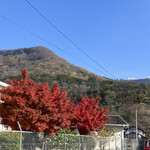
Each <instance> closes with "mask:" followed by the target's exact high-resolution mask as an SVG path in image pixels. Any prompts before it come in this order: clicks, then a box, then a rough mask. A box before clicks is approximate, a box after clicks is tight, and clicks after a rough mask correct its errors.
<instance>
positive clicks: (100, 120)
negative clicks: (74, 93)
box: [72, 95, 109, 135]
mask: <svg viewBox="0 0 150 150" xmlns="http://www.w3.org/2000/svg"><path fill="white" fill-rule="evenodd" d="M99 101H100V98H99V97H96V98H94V97H93V96H92V97H91V98H88V97H87V96H82V95H81V101H80V102H78V103H77V104H76V108H75V113H74V114H75V117H74V118H73V120H72V124H73V125H76V127H77V128H78V130H79V132H80V134H82V135H87V134H89V133H90V131H96V130H101V129H103V128H104V126H105V123H106V121H107V119H108V118H109V117H108V116H107V115H106V114H107V113H108V108H106V109H103V107H102V106H101V107H100V106H99Z"/></svg>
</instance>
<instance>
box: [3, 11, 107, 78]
mask: <svg viewBox="0 0 150 150" xmlns="http://www.w3.org/2000/svg"><path fill="white" fill-rule="evenodd" d="M0 17H1V18H3V19H5V20H7V21H8V22H10V23H12V24H14V25H16V26H18V27H19V28H21V29H23V30H24V31H26V32H28V33H30V34H32V35H33V36H35V37H37V38H38V39H40V40H42V41H44V42H46V43H47V44H49V45H51V46H53V47H55V48H56V49H58V50H60V51H62V52H63V53H65V54H67V55H69V56H70V57H72V58H74V59H77V60H78V61H80V62H82V63H84V64H85V65H87V66H88V67H90V68H93V69H94V70H97V71H99V72H100V73H102V74H104V75H107V74H106V73H104V72H102V71H100V70H99V69H97V68H95V67H93V66H91V65H89V64H88V63H86V62H84V61H83V60H80V59H78V58H77V57H75V56H73V55H71V54H70V53H68V52H66V51H65V50H63V49H62V48H60V47H58V46H56V45H55V44H52V43H51V42H49V41H47V40H46V39H44V38H43V37H41V36H39V35H37V34H35V33H33V32H32V31H30V30H29V29H27V28H25V27H23V26H21V25H19V24H17V23H15V22H14V21H12V20H10V19H9V18H7V17H5V16H3V15H1V14H0Z"/></svg>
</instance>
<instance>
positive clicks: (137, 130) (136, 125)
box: [135, 109, 138, 140]
mask: <svg viewBox="0 0 150 150" xmlns="http://www.w3.org/2000/svg"><path fill="white" fill-rule="evenodd" d="M137 126H138V124H137V109H136V112H135V127H136V140H137V139H138V133H137V132H138V127H137Z"/></svg>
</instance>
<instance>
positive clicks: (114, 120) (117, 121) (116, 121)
mask: <svg viewBox="0 0 150 150" xmlns="http://www.w3.org/2000/svg"><path fill="white" fill-rule="evenodd" d="M109 117H110V118H109V119H108V120H107V122H106V125H114V126H129V125H128V123H126V121H125V120H123V119H122V118H121V117H120V116H119V115H109Z"/></svg>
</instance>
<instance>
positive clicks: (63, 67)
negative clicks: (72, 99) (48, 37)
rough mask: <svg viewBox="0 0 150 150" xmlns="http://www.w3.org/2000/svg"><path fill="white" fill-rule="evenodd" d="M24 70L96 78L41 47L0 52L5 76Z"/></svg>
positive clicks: (0, 68) (1, 70) (0, 70)
mask: <svg viewBox="0 0 150 150" xmlns="http://www.w3.org/2000/svg"><path fill="white" fill-rule="evenodd" d="M24 68H25V69H27V70H28V72H31V73H35V72H36V73H37V72H38V73H41V74H42V73H48V74H66V75H69V76H73V77H77V78H82V79H88V78H89V76H97V75H93V74H91V73H90V72H88V71H87V70H85V69H83V68H81V67H77V66H74V65H72V64H70V63H69V62H67V61H66V60H65V59H63V58H61V57H59V56H57V55H56V54H55V53H54V52H52V51H51V50H49V49H48V48H46V47H43V46H36V47H30V48H20V49H14V50H0V72H3V74H5V75H8V74H9V75H17V74H20V70H21V69H24ZM97 77H98V78H100V79H104V78H102V77H99V76H97Z"/></svg>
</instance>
